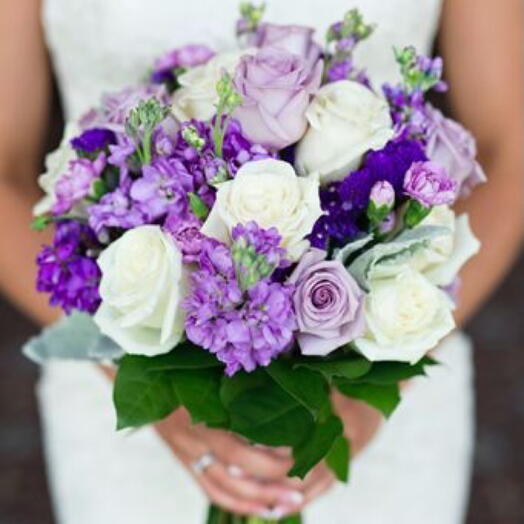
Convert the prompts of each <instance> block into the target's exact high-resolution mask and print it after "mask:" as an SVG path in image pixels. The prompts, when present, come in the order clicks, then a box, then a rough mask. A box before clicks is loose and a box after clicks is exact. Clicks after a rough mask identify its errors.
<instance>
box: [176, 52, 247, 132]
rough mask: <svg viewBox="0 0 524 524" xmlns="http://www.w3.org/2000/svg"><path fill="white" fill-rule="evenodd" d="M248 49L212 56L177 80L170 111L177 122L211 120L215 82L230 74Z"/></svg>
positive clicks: (215, 90) (215, 96) (215, 95)
mask: <svg viewBox="0 0 524 524" xmlns="http://www.w3.org/2000/svg"><path fill="white" fill-rule="evenodd" d="M249 52H251V51H250V50H242V51H230V52H226V53H220V54H217V55H215V56H214V57H213V58H211V60H209V61H208V62H207V63H205V64H203V65H199V66H196V67H193V68H191V69H189V71H187V72H186V73H184V74H183V75H180V76H179V77H178V81H179V83H180V85H181V87H180V88H179V89H177V90H176V91H175V93H174V94H173V105H172V112H173V114H174V115H175V117H176V118H177V120H178V121H179V122H185V121H187V120H191V119H192V118H195V119H197V120H211V118H213V116H214V114H215V113H216V107H215V106H216V103H217V102H218V95H217V82H218V81H219V80H220V78H221V77H222V75H223V74H224V71H225V72H227V73H229V74H230V75H232V74H233V73H234V71H235V69H236V67H237V65H238V63H239V62H240V58H241V57H242V56H243V55H245V54H248V53H249Z"/></svg>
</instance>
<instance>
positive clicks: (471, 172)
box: [426, 104, 486, 197]
mask: <svg viewBox="0 0 524 524" xmlns="http://www.w3.org/2000/svg"><path fill="white" fill-rule="evenodd" d="M426 111H427V114H428V121H429V125H428V129H427V146H426V154H427V155H428V157H429V158H430V159H431V160H433V161H434V162H436V163H437V164H440V165H442V166H444V167H445V168H446V169H447V171H448V173H449V175H450V176H451V178H453V179H454V180H455V181H456V182H457V184H458V186H459V194H460V196H463V197H466V196H468V195H469V193H470V192H471V190H472V189H473V188H474V187H475V186H476V185H477V184H479V183H481V182H485V181H486V175H485V173H484V170H483V169H482V167H481V166H480V164H479V163H478V162H477V160H476V156H477V148H476V145H475V140H474V138H473V137H472V136H471V134H470V133H469V132H468V131H467V130H466V129H464V128H463V127H462V126H461V125H460V124H459V123H458V122H455V121H454V120H451V119H450V118H445V117H444V115H443V114H442V113H441V112H440V111H439V110H438V109H435V108H434V107H432V106H430V105H429V104H428V105H427V106H426Z"/></svg>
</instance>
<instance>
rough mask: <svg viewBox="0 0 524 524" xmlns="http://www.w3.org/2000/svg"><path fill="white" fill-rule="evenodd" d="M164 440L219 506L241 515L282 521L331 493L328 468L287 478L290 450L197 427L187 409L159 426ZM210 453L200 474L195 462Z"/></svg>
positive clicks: (181, 410) (174, 414)
mask: <svg viewBox="0 0 524 524" xmlns="http://www.w3.org/2000/svg"><path fill="white" fill-rule="evenodd" d="M156 429H157V431H158V433H159V434H160V435H161V437H162V438H163V439H164V440H165V442H167V444H168V445H169V446H170V448H171V449H172V451H173V452H174V454H175V455H176V456H177V458H178V459H179V460H180V461H181V462H182V464H183V465H184V466H185V467H186V468H187V469H188V470H189V471H190V472H191V474H192V475H193V476H194V477H195V480H196V481H197V482H198V484H199V485H200V486H201V487H202V489H203V490H204V491H205V493H206V494H207V496H208V497H209V499H211V501H213V502H214V503H215V504H216V505H218V506H220V507H222V508H224V509H226V510H228V511H231V512H233V513H237V514H240V515H264V516H266V517H271V518H280V517H282V516H284V515H288V514H292V513H296V512H299V511H301V510H302V509H303V506H304V505H305V504H307V503H309V502H310V501H311V500H313V499H314V498H316V497H317V496H319V495H320V494H322V493H323V492H324V491H326V490H327V489H328V488H329V487H330V486H331V484H332V483H333V476H332V475H331V473H330V472H329V471H328V470H327V468H326V467H325V466H324V465H321V466H318V467H317V468H315V470H313V471H312V472H311V473H310V474H309V475H308V476H307V477H306V479H305V480H304V481H300V480H298V479H291V478H289V477H287V472H288V471H289V469H290V468H291V466H292V464H293V461H292V459H291V458H290V456H289V453H288V452H287V451H282V452H280V451H279V450H271V449H267V448H260V447H253V446H251V445H249V444H248V443H247V442H245V441H243V440H242V439H240V438H238V437H236V436H234V435H231V434H230V433H227V432H225V431H220V430H215V429H208V428H205V427H204V426H202V425H192V423H191V420H190V417H189V415H188V413H187V411H185V410H184V409H179V410H177V411H176V412H175V413H173V414H172V415H171V416H170V417H168V418H167V419H165V420H164V421H162V422H160V423H158V424H157V425H156ZM207 454H211V455H212V457H213V459H214V460H213V461H212V463H211V464H209V465H208V467H206V468H205V469H204V470H203V471H201V472H200V473H199V472H198V471H195V468H194V466H193V465H194V463H195V462H197V461H198V460H199V459H201V458H202V457H203V456H206V455H207Z"/></svg>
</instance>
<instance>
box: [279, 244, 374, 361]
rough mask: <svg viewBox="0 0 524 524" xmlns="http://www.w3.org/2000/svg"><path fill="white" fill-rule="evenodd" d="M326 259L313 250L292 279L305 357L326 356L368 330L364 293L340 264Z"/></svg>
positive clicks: (299, 334) (321, 253) (316, 250)
mask: <svg viewBox="0 0 524 524" xmlns="http://www.w3.org/2000/svg"><path fill="white" fill-rule="evenodd" d="M325 258H326V252H325V251H322V250H320V249H315V248H313V249H310V250H309V251H308V252H306V254H305V255H304V256H303V257H302V259H301V260H300V262H299V263H298V266H297V267H296V269H295V270H294V271H293V273H292V274H291V277H290V278H289V282H290V283H292V284H295V286H296V287H295V292H294V295H293V304H294V307H295V313H296V316H297V324H298V331H299V333H298V335H297V340H298V344H299V346H300V349H301V352H302V353H303V354H304V355H318V356H326V355H328V354H329V353H331V352H332V351H335V350H336V349H338V348H339V347H341V346H343V345H345V344H347V343H349V342H351V341H352V340H354V339H355V338H357V337H359V336H361V335H362V334H363V332H364V329H365V320H364V309H363V305H364V293H363V292H362V291H361V290H360V288H359V287H358V285H357V283H356V282H355V279H354V278H353V277H352V276H351V275H350V274H349V272H348V271H347V269H346V268H345V267H344V266H343V264H342V263H341V262H340V261H338V260H325Z"/></svg>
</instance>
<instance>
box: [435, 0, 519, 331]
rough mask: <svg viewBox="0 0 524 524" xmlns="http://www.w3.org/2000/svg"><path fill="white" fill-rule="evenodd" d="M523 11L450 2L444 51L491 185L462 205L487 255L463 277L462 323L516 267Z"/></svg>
mask: <svg viewBox="0 0 524 524" xmlns="http://www.w3.org/2000/svg"><path fill="white" fill-rule="evenodd" d="M523 11H524V4H523V3H522V0H505V1H504V2H499V1H497V0H482V1H481V2H479V1H478V0H447V1H446V2H445V3H444V10H443V15H442V25H441V43H442V50H443V55H444V64H445V68H446V72H447V75H446V76H447V78H448V80H449V82H450V85H451V89H450V97H451V103H452V107H453V110H454V113H455V115H456V117H457V118H458V120H460V121H461V122H463V123H464V125H465V126H466V127H467V128H468V129H470V130H471V131H472V133H473V134H474V136H475V137H476V139H477V142H478V148H479V157H480V161H481V163H482V165H483V167H484V168H485V170H486V173H487V177H488V183H487V184H484V185H483V186H480V187H478V188H476V189H475V191H474V192H473V194H472V196H471V197H470V198H469V199H467V200H465V201H464V202H463V203H461V205H460V210H464V211H467V212H468V213H469V215H470V217H471V221H472V227H473V230H474V231H475V233H476V234H477V236H478V237H479V238H480V240H481V241H482V245H483V249H482V250H481V251H480V253H479V255H478V256H476V257H474V258H473V259H472V261H471V262H470V263H469V264H468V265H467V266H466V268H465V270H464V271H463V273H462V275H461V276H462V279H463V286H462V290H461V293H460V308H459V310H458V314H457V320H458V322H459V323H463V322H464V321H465V320H467V319H468V318H469V317H471V315H472V314H474V312H475V311H476V310H477V309H478V308H479V307H480V306H481V305H482V303H483V302H484V301H485V300H486V299H487V298H488V297H489V295H490V293H492V292H493V290H494V289H495V288H496V287H497V285H498V284H499V283H500V281H501V279H502V278H503V277H504V275H505V274H506V272H507V271H508V270H509V268H510V267H511V264H512V262H513V260H514V258H515V256H516V255H517V253H518V249H519V247H520V243H521V239H522V233H523V226H524V158H523V147H524V106H523V102H524V84H523V78H524V65H523V63H524V62H523V60H524V59H523V53H524V38H523V28H524V14H523Z"/></svg>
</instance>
